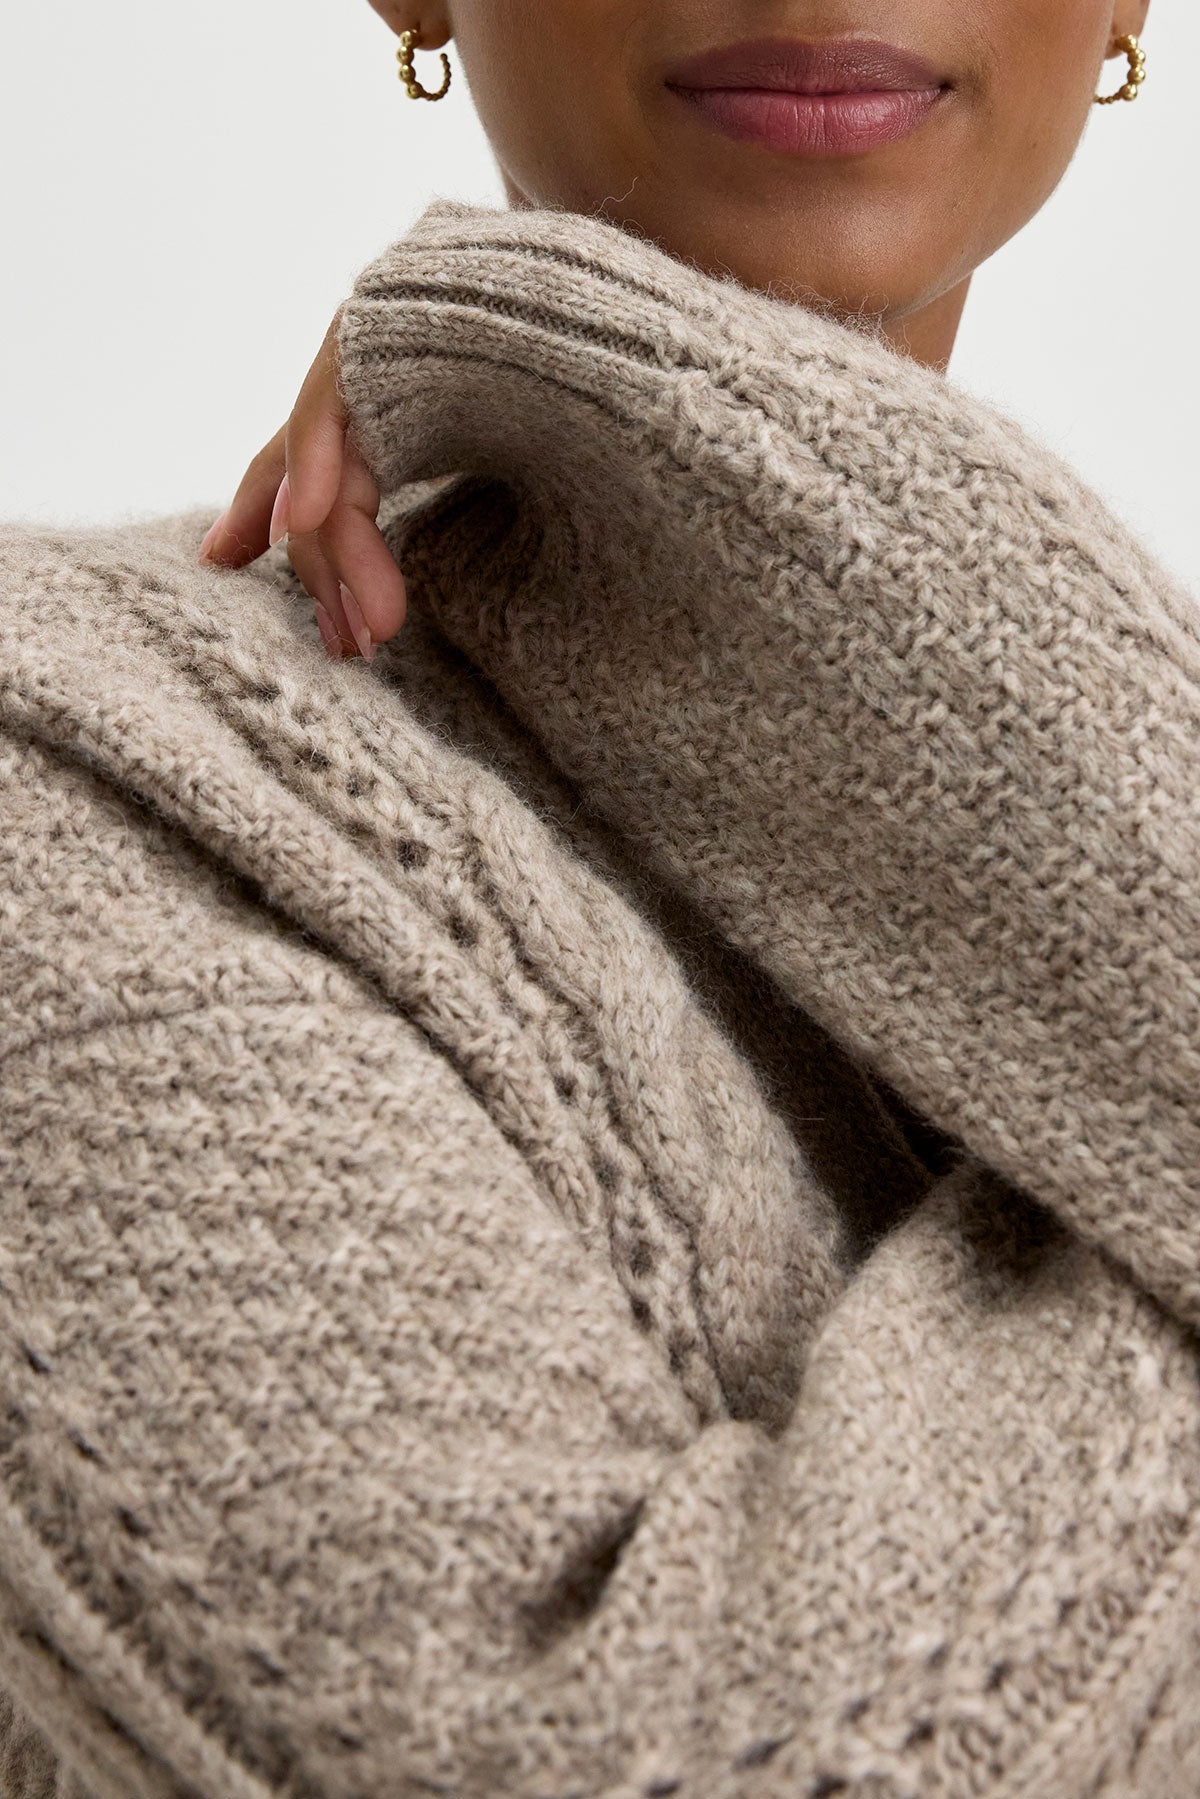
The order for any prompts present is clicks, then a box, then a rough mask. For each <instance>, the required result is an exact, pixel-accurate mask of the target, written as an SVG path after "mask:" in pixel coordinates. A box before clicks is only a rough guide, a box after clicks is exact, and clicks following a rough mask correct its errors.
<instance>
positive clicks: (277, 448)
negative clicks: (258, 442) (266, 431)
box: [198, 427, 286, 568]
mask: <svg viewBox="0 0 1200 1799" xmlns="http://www.w3.org/2000/svg"><path fill="white" fill-rule="evenodd" d="M285 432H286V427H285V428H284V429H281V430H279V431H277V432H276V433H275V435H274V437H273V438H272V439H271V441H270V443H267V444H264V445H263V447H262V449H261V450H260V451H259V452H258V455H257V456H256V457H255V458H254V460H253V462H251V464H250V466H249V468H248V469H247V470H246V472H245V474H244V475H243V476H242V479H241V483H240V485H239V487H238V490H237V492H236V494H234V496H233V502H232V504H231V505H230V507H229V509H228V511H227V512H223V513H222V514H221V516H220V518H219V519H218V520H217V521H216V523H215V524H214V525H213V526H212V527H211V528H210V530H209V532H208V535H207V536H206V537H205V539H204V542H203V543H202V544H201V545H200V549H199V551H198V556H199V559H200V561H201V562H219V563H221V564H222V565H223V566H224V567H226V568H244V567H245V565H246V563H247V562H253V561H254V559H255V557H256V556H261V555H262V553H263V551H264V550H265V549H266V548H267V547H268V544H269V542H270V532H271V514H272V512H273V510H274V507H275V499H276V495H277V494H278V492H279V484H280V482H281V481H282V480H283V477H284V473H285V470H286V455H285Z"/></svg>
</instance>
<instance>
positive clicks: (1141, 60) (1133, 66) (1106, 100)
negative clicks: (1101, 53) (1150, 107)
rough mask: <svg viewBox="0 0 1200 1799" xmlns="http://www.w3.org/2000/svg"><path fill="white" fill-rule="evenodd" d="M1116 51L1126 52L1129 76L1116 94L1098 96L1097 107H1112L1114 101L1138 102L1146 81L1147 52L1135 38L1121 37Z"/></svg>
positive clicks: (1116, 44)
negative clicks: (1140, 90)
mask: <svg viewBox="0 0 1200 1799" xmlns="http://www.w3.org/2000/svg"><path fill="white" fill-rule="evenodd" d="M1113 49H1114V50H1124V52H1125V54H1126V56H1127V57H1128V58H1129V74H1128V76H1127V78H1126V81H1125V84H1124V86H1123V87H1119V88H1118V89H1117V91H1116V93H1115V94H1097V95H1096V105H1097V106H1111V105H1112V103H1113V101H1114V100H1136V99H1137V97H1138V89H1139V88H1140V87H1141V85H1142V83H1143V81H1145V79H1146V52H1145V51H1144V50H1143V49H1142V46H1141V45H1140V44H1139V43H1138V41H1137V39H1136V38H1135V37H1119V38H1118V39H1117V41H1116V43H1115V44H1114V45H1113Z"/></svg>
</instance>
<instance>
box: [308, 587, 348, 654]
mask: <svg viewBox="0 0 1200 1799" xmlns="http://www.w3.org/2000/svg"><path fill="white" fill-rule="evenodd" d="M313 607H314V609H315V611H316V614H317V630H318V631H319V632H320V633H321V642H322V643H323V644H324V645H325V648H326V649H327V650H328V652H329V654H330V656H331V657H332V658H333V660H334V661H335V662H340V661H341V659H342V640H341V638H340V637H339V636H338V628H337V626H336V625H335V624H334V622H333V620H332V619H331V618H330V616H329V614H328V613H327V612H326V610H325V608H324V606H322V604H321V602H320V600H314V601H313Z"/></svg>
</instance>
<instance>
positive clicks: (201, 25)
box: [0, 0, 1200, 594]
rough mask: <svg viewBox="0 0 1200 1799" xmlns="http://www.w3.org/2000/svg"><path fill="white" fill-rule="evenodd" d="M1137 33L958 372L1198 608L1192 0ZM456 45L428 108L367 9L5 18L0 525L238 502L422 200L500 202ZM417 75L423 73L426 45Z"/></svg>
mask: <svg viewBox="0 0 1200 1799" xmlns="http://www.w3.org/2000/svg"><path fill="white" fill-rule="evenodd" d="M1048 3H1049V4H1055V5H1069V4H1071V0H1048ZM799 10H801V11H802V10H803V9H802V8H801V9H799ZM1143 41H1144V44H1145V47H1146V52H1147V58H1148V70H1147V75H1148V79H1147V82H1146V86H1145V88H1144V89H1143V91H1142V95H1141V98H1140V99H1139V100H1138V101H1137V103H1136V105H1133V106H1127V105H1124V104H1122V105H1118V106H1111V107H1095V108H1093V111H1092V117H1091V122H1090V125H1089V127H1088V131H1087V134H1086V136H1085V138H1084V142H1083V145H1082V147H1081V149H1080V151H1079V154H1078V155H1077V157H1076V159H1075V162H1074V163H1073V165H1072V167H1071V169H1070V170H1069V172H1068V174H1067V177H1066V180H1065V181H1064V183H1063V184H1062V186H1061V187H1060V189H1059V191H1058V193H1057V194H1056V195H1055V196H1054V198H1053V199H1052V200H1051V202H1050V204H1049V205H1048V207H1047V208H1046V209H1045V210H1044V211H1043V213H1042V214H1041V215H1040V216H1039V217H1038V219H1036V220H1035V221H1034V223H1033V224H1032V225H1031V226H1029V227H1028V228H1027V229H1026V231H1025V232H1023V233H1022V235H1021V236H1020V237H1019V238H1017V239H1016V240H1015V242H1014V243H1012V244H1011V245H1009V246H1008V247H1007V248H1006V249H1005V250H1003V251H1002V252H1001V253H1000V255H999V256H997V257H996V258H994V259H993V261H992V262H991V263H989V264H988V265H987V267H986V268H984V269H983V270H982V271H981V272H980V273H979V274H978V275H977V276H976V280H975V287H974V291H973V293H972V296H971V299H970V301H969V302H968V307H967V314H966V320H965V323H964V327H963V331H962V335H961V337H960V342H959V349H958V351H957V352H956V356H955V360H954V362H953V364H952V365H951V374H952V377H953V378H955V379H956V380H958V381H959V382H961V383H962V384H963V385H965V386H967V387H970V388H972V389H973V390H975V391H976V392H978V393H981V394H983V395H985V396H986V397H988V398H990V399H992V400H993V401H995V402H996V403H998V404H1000V405H1001V406H1003V407H1004V408H1005V409H1006V410H1008V411H1009V412H1011V413H1013V414H1015V415H1016V416H1017V417H1019V418H1020V419H1021V420H1022V421H1023V422H1024V423H1025V424H1026V425H1028V426H1032V427H1033V428H1034V429H1035V430H1036V431H1038V432H1039V434H1040V435H1041V436H1042V437H1043V438H1045V439H1046V440H1047V441H1049V442H1050V444H1051V445H1052V446H1053V447H1054V448H1055V449H1057V450H1058V451H1059V452H1060V453H1062V454H1064V455H1065V456H1067V458H1068V459H1069V460H1070V461H1071V462H1073V463H1074V465H1075V466H1076V468H1078V469H1079V470H1080V471H1081V472H1082V473H1083V475H1084V476H1085V477H1086V478H1087V479H1088V480H1089V481H1090V482H1091V483H1092V485H1093V486H1094V487H1096V488H1097V489H1098V490H1099V491H1100V492H1101V493H1102V494H1103V495H1104V496H1105V497H1106V498H1107V499H1108V500H1109V502H1110V503H1111V504H1112V505H1113V506H1114V507H1115V508H1116V509H1117V510H1118V511H1119V512H1120V513H1121V514H1122V515H1123V516H1124V517H1125V518H1126V519H1127V520H1128V522H1129V523H1130V524H1131V525H1133V527H1134V529H1135V530H1137V531H1138V532H1139V533H1140V534H1141V536H1142V537H1143V539H1144V540H1145V541H1146V542H1147V543H1148V544H1149V545H1150V547H1151V548H1153V549H1154V550H1156V551H1157V553H1158V554H1159V555H1160V556H1161V557H1162V559H1163V560H1164V561H1165V562H1166V563H1167V564H1168V566H1170V567H1172V568H1173V569H1174V570H1175V571H1176V572H1177V573H1178V574H1179V575H1181V576H1182V577H1183V578H1184V580H1185V581H1186V582H1187V583H1188V584H1189V586H1190V587H1191V588H1192V590H1193V591H1194V592H1196V593H1197V594H1200V533H1198V532H1197V530H1196V528H1195V523H1194V516H1195V513H1196V509H1197V506H1196V486H1197V476H1198V474H1200V453H1198V451H1197V442H1198V433H1200V374H1198V366H1200V350H1198V337H1197V325H1196V307H1197V279H1196V277H1197V242H1196V240H1197V220H1198V218H1200V170H1198V164H1200V155H1198V150H1197V142H1196V128H1195V120H1196V112H1195V84H1196V81H1197V79H1198V78H1200V5H1197V4H1196V3H1195V0H1154V5H1153V7H1152V10H1151V17H1150V23H1149V26H1148V28H1147V31H1146V34H1145V37H1144V39H1143ZM448 49H449V54H450V57H451V61H452V63H453V64H454V68H455V83H454V86H453V87H452V89H451V92H450V95H449V96H448V97H447V98H446V99H445V100H443V101H441V102H439V103H438V104H437V105H436V106H430V105H428V104H426V103H425V102H412V101H410V100H408V99H407V97H406V96H405V94H404V92H403V89H402V87H401V86H400V83H399V80H398V78H397V70H396V62H395V55H394V53H395V39H394V38H393V36H392V35H391V33H390V32H389V31H388V29H387V27H386V26H385V25H384V24H383V23H382V21H381V20H380V19H378V18H377V17H376V15H375V14H374V13H373V12H371V10H370V9H369V7H368V6H367V5H366V3H365V0H204V4H203V5H202V6H193V5H181V4H179V3H178V0H117V4H116V5H113V6H107V7H105V6H98V5H96V4H94V0H89V3H88V4H87V5H84V4H82V0H66V3H65V4H56V5H53V6H51V5H44V4H38V3H37V0H21V4H19V5H13V6H12V7H11V8H10V10H9V14H8V16H7V17H6V22H5V29H4V54H3V58H2V62H3V69H2V71H0V158H2V161H0V167H2V168H3V171H4V176H3V185H4V201H3V209H4V210H3V233H4V236H3V242H4V260H3V265H2V266H3V276H2V280H0V409H2V410H0V417H2V421H3V431H2V433H0V517H3V518H8V519H12V518H16V517H22V516H24V517H36V518H41V519H46V520H54V521H58V522H62V523H69V522H89V521H97V522H100V521H114V522H115V521H117V520H120V519H126V518H133V517H137V516H140V515H144V514H147V513H154V512H167V511H176V510H181V509H183V508H186V507H189V506H193V505H211V507H212V509H213V511H214V513H215V512H216V511H217V510H219V509H220V508H221V507H223V506H224V505H226V504H227V503H228V501H229V499H230V498H231V497H232V494H233V490H234V488H235V486H236V485H237V482H238V480H239V479H240V478H241V475H242V472H243V470H244V468H245V466H246V463H247V462H248V461H249V459H250V457H251V455H252V454H253V453H254V452H255V451H256V450H257V449H258V448H259V447H260V446H261V445H262V444H263V443H264V442H265V441H266V439H267V438H268V437H270V436H271V435H272V434H273V433H274V432H275V430H276V429H277V428H278V427H279V425H281V424H282V423H283V421H284V419H285V418H286V416H287V413H288V412H289V411H290V409H291V403H292V400H293V398H294V396H295V393H296V390H297V388H298V387H299V385H300V382H301V381H302V379H303V377H304V373H305V371H306V370H307V368H308V365H309V363H310V362H311V360H312V358H313V356H314V354H315V353H316V350H317V347H318V345H319V344H320V341H321V338H322V336H323V335H324V332H325V329H326V326H327V325H328V323H329V320H330V318H331V316H332V314H333V312H334V309H335V308H336V306H337V304H338V302H339V301H340V300H341V299H342V298H343V296H344V295H345V294H346V292H347V291H348V290H349V287H350V285H351V283H352V281H353V278H354V276H355V274H356V273H357V271H358V270H359V269H360V268H361V267H362V266H363V265H364V264H365V263H366V262H368V261H369V260H370V259H371V258H372V257H373V256H375V255H376V254H377V253H378V252H379V251H380V250H381V249H383V247H384V246H385V245H386V244H387V243H388V242H390V241H391V240H392V239H393V238H395V237H398V236H400V235H401V234H402V233H403V232H404V231H405V230H406V229H407V227H408V226H409V224H411V222H412V221H413V219H414V218H415V217H416V216H417V214H418V213H419V212H420V211H421V210H422V209H423V207H424V206H425V204H426V203H427V202H428V200H429V199H431V198H432V197H433V196H434V195H435V194H446V195H457V196H461V197H463V198H466V199H471V200H477V201H480V202H483V203H486V204H492V205H499V204H502V203H503V193H502V189H501V187H500V183H499V178H498V175H497V172H496V169H495V166H494V163H493V161H492V157H491V152H490V149H489V147H488V144H487V141H486V139H485V138H484V136H483V133H482V130H481V129H480V127H479V124H478V122H477V120H476V118H475V115H474V112H473V110H472V107H471V102H470V94H469V90H468V89H467V86H466V83H465V81H464V79H463V76H462V71H461V67H460V66H459V64H458V61H457V57H456V56H455V51H454V45H453V43H451V44H450V45H449V46H448ZM1123 69H1124V64H1123V63H1117V62H1114V63H1111V64H1108V65H1107V66H1106V70H1105V78H1106V83H1107V82H1109V81H1111V85H1113V86H1116V85H1117V84H1118V83H1119V81H1120V79H1121V78H1122V71H1123ZM417 70H418V75H419V76H420V77H421V79H423V80H424V81H425V83H426V85H428V86H436V85H437V82H438V80H439V78H440V65H439V63H438V62H437V60H436V58H434V57H432V56H430V55H422V54H420V53H418V56H417Z"/></svg>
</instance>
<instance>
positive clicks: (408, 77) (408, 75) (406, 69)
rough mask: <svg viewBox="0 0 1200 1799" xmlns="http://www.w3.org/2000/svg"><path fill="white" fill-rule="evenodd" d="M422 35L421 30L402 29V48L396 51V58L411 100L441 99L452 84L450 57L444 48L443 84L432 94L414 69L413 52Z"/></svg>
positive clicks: (401, 77)
mask: <svg viewBox="0 0 1200 1799" xmlns="http://www.w3.org/2000/svg"><path fill="white" fill-rule="evenodd" d="M420 35H421V34H420V32H419V31H402V32H401V33H400V48H399V49H398V50H397V52H396V60H397V61H398V62H399V64H400V79H401V81H402V82H403V83H404V85H405V87H406V88H407V89H408V97H409V99H410V100H440V99H441V98H442V96H443V95H444V94H445V93H446V91H447V89H448V88H449V86H450V58H449V57H448V56H447V55H446V52H445V51H444V50H443V51H442V53H441V55H442V85H441V87H440V88H439V89H438V91H437V93H436V94H431V93H430V92H429V91H428V90H427V89H426V88H423V87H422V86H421V83H420V82H419V81H418V80H417V77H416V72H415V70H414V69H413V60H412V53H413V50H414V49H415V48H416V44H417V40H418V38H419V37H420Z"/></svg>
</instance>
